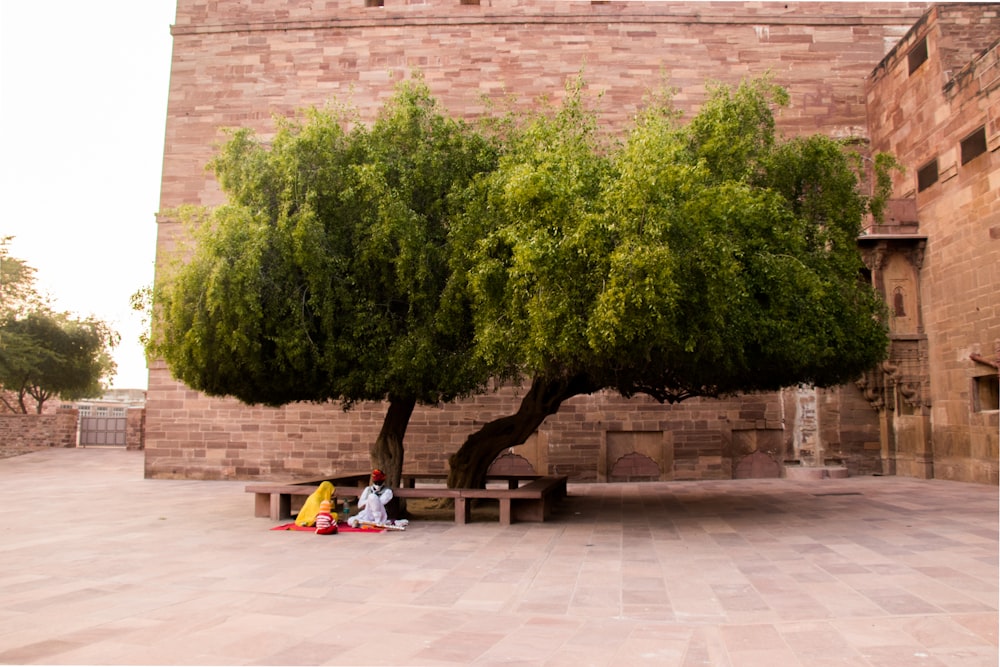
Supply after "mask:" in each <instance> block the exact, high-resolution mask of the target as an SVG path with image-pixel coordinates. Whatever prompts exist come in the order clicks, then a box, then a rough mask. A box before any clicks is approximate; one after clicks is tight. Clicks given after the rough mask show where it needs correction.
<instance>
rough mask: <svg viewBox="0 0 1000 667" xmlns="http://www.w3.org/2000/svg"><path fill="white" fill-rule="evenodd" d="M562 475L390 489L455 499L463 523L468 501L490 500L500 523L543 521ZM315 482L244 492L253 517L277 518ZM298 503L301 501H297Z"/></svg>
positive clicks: (351, 495) (349, 494)
mask: <svg viewBox="0 0 1000 667" xmlns="http://www.w3.org/2000/svg"><path fill="white" fill-rule="evenodd" d="M566 482H567V478H566V477H565V476H555V477H539V478H538V479H533V480H532V481H530V482H528V483H527V484H525V485H523V486H519V487H517V488H516V489H511V488H506V489H449V488H447V487H401V488H398V489H393V490H392V493H393V495H394V496H396V497H399V498H448V499H451V500H453V501H454V502H455V523H457V524H466V523H469V521H470V519H471V510H472V507H471V504H470V502H469V501H470V500H476V499H492V500H497V501H498V502H499V503H500V524H501V525H504V526H509V525H510V524H511V523H512V522H514V521H545V520H546V519H548V518H549V516H550V515H551V510H552V505H553V503H554V502H555V501H558V500H560V499H562V498H564V497H565V496H566ZM317 486H318V484H308V483H307V484H281V483H271V482H260V483H255V484H248V485H247V487H246V491H247V492H248V493H253V494H254V516H257V517H270V518H271V520H272V521H280V520H282V519H287V518H290V517H291V514H292V498H293V497H302V499H303V502H304V501H305V498H306V497H308V496H309V495H310V494H312V493H313V491H315V490H316V488H317ZM359 493H360V489H356V488H346V489H344V488H341V487H337V488H335V490H334V498H335V499H338V500H343V499H350V500H354V501H356V500H357V498H358V494H359ZM300 505H301V503H300Z"/></svg>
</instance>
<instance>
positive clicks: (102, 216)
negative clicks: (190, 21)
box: [0, 0, 176, 389]
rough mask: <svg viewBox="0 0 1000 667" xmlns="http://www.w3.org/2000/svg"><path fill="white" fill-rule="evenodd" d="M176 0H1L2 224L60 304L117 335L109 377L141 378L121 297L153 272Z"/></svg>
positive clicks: (132, 321)
mask: <svg viewBox="0 0 1000 667" xmlns="http://www.w3.org/2000/svg"><path fill="white" fill-rule="evenodd" d="M175 7H176V5H175V0H87V1H82V0H0V170H2V171H0V235H2V236H13V237H14V240H13V242H12V243H11V246H10V254H11V255H13V256H14V257H17V258H19V259H22V260H24V261H25V262H27V263H28V264H29V265H31V266H33V267H35V269H37V274H36V275H37V279H38V288H39V290H40V291H41V292H43V293H47V294H48V295H49V296H50V297H51V298H52V299H53V301H54V303H55V306H56V308H57V309H59V310H66V311H69V312H71V313H73V314H75V315H77V316H79V317H86V316H90V315H93V316H95V317H97V318H99V319H101V320H104V321H105V322H107V323H109V324H110V325H111V326H112V327H113V328H114V329H116V330H117V331H118V332H119V333H120V334H121V337H122V342H121V345H120V346H119V348H118V350H117V353H116V355H115V356H116V361H117V363H118V374H117V376H116V377H115V378H114V380H113V381H112V386H114V387H116V388H123V389H124V388H139V389H145V388H146V386H147V374H146V362H145V357H144V356H143V353H142V347H141V346H140V345H139V342H138V337H139V334H140V332H141V329H142V325H141V319H140V317H139V316H138V315H137V314H135V313H133V312H132V311H131V310H130V308H129V297H130V296H131V295H132V294H133V293H134V292H135V291H136V290H138V289H139V288H140V287H143V286H145V285H149V284H151V283H152V281H153V260H154V257H155V254H156V221H155V213H156V211H157V209H158V207H159V197H160V173H161V167H162V162H163V138H164V128H165V124H166V112H167V89H168V85H169V78H170V54H171V45H172V40H171V37H170V25H171V24H172V23H173V21H174V14H175Z"/></svg>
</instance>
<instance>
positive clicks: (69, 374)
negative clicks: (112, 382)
mask: <svg viewBox="0 0 1000 667" xmlns="http://www.w3.org/2000/svg"><path fill="white" fill-rule="evenodd" d="M11 240H12V237H9V236H8V237H4V238H0V403H3V404H4V405H5V406H6V408H7V409H8V410H10V411H12V412H20V413H28V412H29V409H30V408H31V407H32V406H30V405H29V403H30V400H31V399H33V400H34V406H33V407H34V410H35V412H38V413H41V412H42V408H43V406H44V404H45V402H46V401H47V400H48V399H49V398H51V397H53V396H56V395H58V396H60V397H61V398H63V399H66V400H74V399H78V398H86V397H93V396H99V395H100V394H101V393H103V390H104V385H103V382H104V381H105V380H106V379H109V378H110V377H112V376H113V375H114V372H115V363H114V360H113V359H112V357H111V351H112V350H113V349H114V347H115V346H116V345H117V343H118V334H117V333H116V332H115V331H113V330H112V329H111V328H110V327H108V325H106V324H105V323H104V322H101V321H99V320H96V319H94V318H87V319H83V320H81V319H77V318H73V317H72V316H70V315H69V314H68V313H55V312H53V311H52V310H51V307H50V306H49V303H48V300H47V299H46V298H45V297H43V296H42V295H41V294H39V293H38V291H37V290H36V288H35V268H34V267H32V266H30V265H29V264H28V263H27V262H25V261H24V260H22V259H19V258H16V257H12V256H11V255H10V250H9V245H10V241H11Z"/></svg>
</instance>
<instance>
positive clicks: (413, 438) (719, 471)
mask: <svg viewBox="0 0 1000 667" xmlns="http://www.w3.org/2000/svg"><path fill="white" fill-rule="evenodd" d="M363 5H364V3H363V2H361V0H326V1H324V0H313V1H311V2H308V1H306V0H297V1H296V2H288V1H287V0H259V1H257V2H253V3H246V2H242V1H239V0H212V1H211V2H208V1H204V0H179V2H178V8H177V22H176V26H175V27H174V29H173V35H174V56H173V67H172V74H171V83H170V93H169V109H168V120H167V128H166V149H165V156H164V170H163V184H162V195H161V211H167V210H168V209H170V208H171V207H175V206H178V205H180V204H185V203H188V204H206V205H213V204H217V203H220V202H221V200H222V198H221V194H220V192H219V190H218V188H217V186H216V185H215V183H214V182H213V181H212V180H211V178H210V177H208V176H206V174H205V172H204V170H203V166H204V165H205V163H206V162H207V161H208V160H209V159H210V158H211V156H212V151H213V146H215V145H216V144H217V143H218V141H219V140H220V139H221V134H220V129H219V128H221V127H225V126H247V127H252V128H255V129H257V130H258V131H259V132H261V133H262V134H263V135H265V136H266V135H267V134H268V133H270V132H272V131H273V126H272V123H271V120H270V119H271V116H272V114H279V115H289V114H292V113H294V111H295V110H296V109H298V108H301V107H303V106H307V105H322V104H324V103H326V102H327V101H329V100H331V99H334V98H337V99H340V100H341V101H345V100H347V101H350V102H352V103H353V104H354V105H356V106H357V107H358V109H359V111H360V113H361V114H362V116H363V117H366V118H371V117H372V116H373V115H374V113H375V112H376V110H377V109H378V108H379V107H380V106H381V104H382V103H383V102H384V101H385V100H386V99H387V98H388V97H389V96H390V95H391V94H392V90H393V84H394V82H395V81H398V80H400V79H402V78H404V77H406V76H408V74H409V72H410V70H411V69H412V68H420V69H421V70H422V72H423V74H424V78H425V80H426V81H427V83H428V85H429V87H430V89H431V91H432V92H433V93H434V94H435V95H436V96H437V97H438V98H439V99H440V100H441V102H442V103H443V105H444V106H445V107H446V108H447V109H449V110H450V111H451V112H453V113H456V114H464V115H469V116H471V115H475V114H479V113H481V112H483V110H484V109H485V104H484V102H483V100H482V98H483V96H486V97H489V98H492V99H494V100H496V99H499V98H501V97H502V96H504V95H506V94H508V93H513V94H516V95H517V97H518V99H519V100H521V101H523V102H524V103H530V102H531V101H532V100H534V99H535V98H537V97H538V96H539V95H542V94H548V95H552V96H556V97H558V96H559V95H560V94H561V92H562V90H563V87H564V83H565V80H566V79H567V77H571V76H574V75H576V74H577V73H579V72H581V71H583V74H584V76H585V78H586V80H587V82H588V83H589V85H590V86H591V87H592V88H593V89H594V90H596V91H603V92H604V98H603V101H602V102H601V109H602V121H603V122H605V123H606V124H607V125H608V127H611V128H618V129H620V128H622V127H623V126H624V125H625V124H626V123H627V122H628V120H629V118H630V117H631V116H632V115H633V114H634V112H635V111H636V109H637V108H638V107H639V105H640V104H641V102H642V99H643V96H644V95H645V94H646V93H647V91H648V90H649V89H651V88H654V87H656V86H658V85H659V84H660V83H661V81H662V80H663V79H662V78H661V77H663V76H665V77H666V82H667V83H668V84H669V85H670V86H671V87H673V88H674V89H676V91H677V94H676V98H675V99H676V103H677V105H678V106H679V108H681V109H682V110H684V111H685V112H688V113H690V112H691V111H693V110H694V109H696V108H697V106H698V105H699V104H700V102H701V101H702V100H703V99H704V86H705V83H706V81H708V80H721V81H725V82H728V83H737V82H739V81H740V80H741V79H743V78H745V77H746V76H749V75H761V74H764V73H765V72H771V73H772V75H773V77H774V80H775V82H776V83H778V84H781V85H783V86H785V87H786V88H787V89H788V90H789V93H790V95H791V104H790V106H789V107H788V108H787V109H784V110H782V111H781V114H780V117H779V125H780V127H781V129H782V131H784V132H786V133H790V134H795V133H812V132H822V133H826V134H829V135H833V136H863V135H864V134H865V132H866V129H865V97H864V80H865V77H866V76H867V75H868V74H869V73H870V72H871V70H872V68H873V67H874V66H875V65H876V64H877V63H878V62H879V61H880V60H881V59H882V58H883V56H884V55H885V53H886V51H887V50H888V49H889V48H891V46H892V45H893V44H894V43H895V42H896V40H897V39H899V38H900V37H902V36H903V35H905V34H906V32H907V31H908V30H909V28H910V26H911V25H912V24H913V23H914V21H916V20H917V19H918V18H919V17H920V16H921V14H922V12H923V10H924V9H925V8H926V6H927V5H926V3H781V2H775V3H772V2H763V3H761V2H746V3H686V2H628V3H624V2H615V3H607V4H601V3H598V4H592V3H590V2H558V1H544V0H531V1H528V0H523V1H521V0H484V2H482V3H481V5H479V6H465V5H460V4H459V2H458V0H426V1H416V0H407V1H404V0H386V3H385V7H381V8H365V7H364V6H363ZM159 223H160V224H159V232H158V241H157V250H158V261H160V262H163V261H166V259H167V258H168V257H169V255H170V254H171V253H172V252H173V251H174V250H175V249H176V247H177V242H178V240H179V239H180V238H181V235H182V233H183V232H182V229H181V226H180V224H178V223H177V222H176V221H174V220H172V219H171V218H170V217H169V215H166V214H164V215H161V216H160V217H159ZM845 391H849V392H850V391H855V390H854V389H853V388H852V387H848V388H846V389H845ZM514 395H515V394H514V392H513V391H512V390H508V391H506V392H503V393H500V394H497V395H487V396H481V397H478V398H476V399H474V400H471V401H467V402H464V403H462V404H460V405H454V406H446V407H443V408H433V409H418V410H417V412H416V413H415V414H414V415H413V419H412V421H411V425H410V427H409V430H408V432H407V461H406V465H407V466H411V467H412V466H417V467H418V468H419V469H423V470H435V471H439V470H444V469H445V467H446V465H447V456H448V454H450V453H451V452H452V451H454V450H455V449H456V448H457V447H458V446H459V445H460V443H461V441H462V439H463V437H464V436H465V435H466V434H467V433H468V432H469V431H470V430H472V429H473V428H475V427H476V426H478V425H480V424H482V423H484V422H485V421H486V420H488V419H490V418H492V417H495V416H499V415H501V414H507V413H509V412H510V410H511V407H512V406H513V405H514ZM146 405H147V421H146V474H147V475H148V476H163V477H171V476H176V477H200V478H213V477H218V478H228V477H241V478H250V477H285V476H292V475H301V476H314V475H315V474H317V473H318V472H325V471H329V470H332V469H335V468H343V467H349V466H354V465H362V466H363V465H366V464H367V447H368V445H369V443H370V442H371V441H372V440H373V439H374V437H375V435H376V434H377V432H378V426H379V424H380V421H381V417H382V410H381V409H380V407H379V406H377V405H362V406H359V407H358V409H357V410H355V411H353V412H351V413H348V414H344V413H342V412H341V411H339V410H338V409H337V408H336V407H334V406H312V405H295V406H289V407H287V408H284V409H280V410H274V409H267V408H251V407H245V406H241V405H240V404H239V403H237V402H235V401H226V400H218V399H210V398H207V397H205V396H202V395H200V394H198V393H197V392H194V391H190V390H188V389H187V388H185V387H183V386H182V385H180V384H178V383H176V382H174V381H173V380H172V379H171V378H170V375H169V372H168V371H167V370H166V369H165V368H164V367H163V365H162V364H153V366H152V367H151V370H150V384H149V392H148V394H147V404H146ZM783 405H784V401H783V399H782V397H781V396H780V395H771V396H763V397H757V396H755V397H750V398H747V399H746V400H727V401H691V402H686V403H683V404H681V405H679V406H660V405H657V404H655V403H653V402H651V401H647V400H645V399H642V398H636V399H632V400H631V401H625V400H624V399H620V398H616V397H612V396H609V395H605V394H601V395H597V396H589V397H577V398H574V399H573V400H571V401H569V402H568V403H567V404H566V405H565V406H564V407H563V409H562V410H561V411H560V412H559V414H557V415H554V416H553V417H550V418H549V419H548V420H546V422H545V424H543V427H542V429H540V430H539V434H538V436H537V437H536V438H535V440H534V443H533V444H531V445H530V446H531V447H534V448H535V449H534V450H533V451H534V452H535V453H534V454H532V457H533V458H534V460H535V461H536V462H539V464H540V465H543V466H544V467H546V468H547V469H548V470H550V471H555V472H559V473H565V474H569V475H571V476H573V477H574V479H581V480H595V481H601V480H604V479H606V478H607V474H608V467H609V461H608V460H607V458H608V437H609V436H608V434H609V433H611V434H630V433H638V434H649V433H653V432H656V431H660V432H662V437H661V438H660V440H659V441H658V442H659V445H658V446H660V447H662V451H660V452H659V458H658V460H659V461H660V464H661V465H663V467H664V470H662V471H661V474H662V477H663V478H665V479H697V478H727V477H730V476H732V471H733V469H734V467H735V465H737V464H738V462H739V460H741V459H742V458H743V457H745V456H746V455H748V454H750V453H751V452H754V451H767V452H768V456H771V457H772V458H774V459H775V460H779V461H780V460H783V459H784V458H785V457H787V456H789V455H790V450H789V436H788V433H787V430H786V427H785V424H786V422H785V418H786V416H787V415H784V413H783V409H784V408H783ZM862 413H863V411H858V414H859V415H860V414H862ZM841 415H843V411H841ZM872 423H874V417H873V415H871V414H867V413H866V414H865V415H864V419H863V420H862V426H859V427H858V429H859V432H862V433H864V434H868V433H870V428H871V424H872ZM852 428H853V427H852ZM642 437H643V438H646V436H642ZM866 437H867V435H865V436H861V438H860V440H859V441H858V442H861V441H864V442H867V440H865V438H866ZM646 440H648V438H646ZM646 440H644V442H645V441H646ZM851 442H852V443H855V441H854V440H852V441H851ZM647 444H648V443H647ZM648 446H652V445H648ZM841 446H844V444H843V440H842V441H841ZM850 446H851V447H853V448H854V449H852V450H851V451H853V452H856V453H857V456H859V457H861V453H862V452H863V451H864V445H863V444H861V445H857V444H851V445H850ZM525 447H526V448H527V447H529V445H526V446H525ZM859 447H860V448H859ZM519 449H520V448H519ZM613 463H614V462H613V461H612V462H611V464H613ZM865 465H868V464H862V463H857V464H856V467H857V469H863V468H864V467H865Z"/></svg>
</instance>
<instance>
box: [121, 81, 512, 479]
mask: <svg viewBox="0 0 1000 667" xmlns="http://www.w3.org/2000/svg"><path fill="white" fill-rule="evenodd" d="M496 159H497V148H496V147H495V146H494V145H493V144H491V143H490V142H489V141H487V140H486V139H484V138H483V137H482V136H481V135H480V134H479V133H478V132H476V131H474V130H473V128H471V127H470V126H468V125H466V124H464V123H462V122H459V121H456V120H453V119H451V118H449V117H447V116H446V115H445V114H444V113H443V111H442V110H441V109H440V108H439V106H438V104H437V102H436V101H435V100H434V99H433V98H432V97H431V96H430V94H429V92H428V89H427V87H426V85H425V84H424V83H423V82H422V81H421V80H419V79H416V80H413V81H410V82H406V83H403V84H401V85H400V86H399V87H398V89H397V91H396V94H395V95H394V97H393V98H392V99H391V100H390V101H389V102H388V103H387V104H386V105H385V107H384V108H383V109H382V111H381V113H380V114H379V116H378V118H377V119H376V120H375V122H374V123H373V124H372V125H371V126H366V125H365V124H363V123H360V122H358V119H357V118H355V117H353V116H352V115H350V114H348V113H346V112H345V111H344V110H310V111H307V112H305V115H304V119H302V120H301V121H291V120H281V121H279V124H278V129H277V133H276V134H275V136H274V137H273V139H272V140H271V141H269V142H268V143H266V144H265V143H264V142H262V141H260V140H258V139H257V138H256V137H255V135H254V134H253V133H252V132H250V131H248V130H245V129H244V130H237V131H236V132H234V133H233V134H232V136H231V137H230V139H229V140H228V141H227V143H226V144H225V145H224V146H223V148H222V150H221V152H220V153H219V155H218V156H217V157H216V158H215V160H214V161H213V162H212V165H211V166H212V168H213V169H214V171H215V174H216V176H217V178H218V180H219V183H220V184H221V186H222V189H223V190H224V191H225V193H226V194H227V198H228V201H227V203H226V204H225V205H223V206H220V207H218V208H216V209H214V210H212V211H191V210H188V211H180V212H179V214H180V215H182V216H186V217H187V218H188V219H198V218H200V220H201V222H200V223H199V224H198V225H197V229H196V230H195V231H194V232H193V235H194V248H193V251H192V252H191V254H190V256H184V257H181V258H180V260H179V262H178V264H177V265H176V266H175V267H174V268H173V269H170V270H167V271H165V272H164V274H163V276H162V277H161V278H160V279H159V280H158V282H157V284H156V286H155V288H154V292H153V316H154V324H153V328H152V330H153V335H152V339H151V341H150V345H149V348H148V349H149V352H150V353H151V354H152V355H154V356H157V357H159V358H162V359H164V360H165V361H166V363H167V365H168V367H169V368H170V370H171V373H172V374H173V375H174V377H176V378H177V379H179V380H181V381H183V382H184V383H185V384H187V385H188V386H190V387H192V388H194V389H197V390H200V391H203V392H205V393H206V394H209V395H217V396H232V397H235V398H237V399H239V400H240V401H243V402H245V403H248V404H265V405H274V406H277V405H284V404H287V403H290V402H293V401H315V402H324V401H328V400H338V401H342V402H343V405H344V407H345V408H348V409H349V408H350V407H352V406H353V405H354V404H355V403H357V402H359V401H369V400H370V401H385V402H386V403H387V406H388V407H387V412H386V415H385V419H384V422H383V426H382V430H381V433H380V434H379V436H378V438H377V439H376V442H375V443H373V445H372V448H371V458H372V462H373V463H374V464H375V465H377V466H379V467H381V468H382V469H383V470H385V472H386V474H387V477H388V481H389V483H390V484H398V483H399V481H400V475H401V472H402V463H403V437H404V435H405V431H406V427H407V425H408V423H409V418H410V415H411V414H412V411H413V409H414V406H415V405H416V404H418V403H420V404H436V403H439V402H443V401H450V400H452V399H454V398H456V397H459V396H465V395H469V394H470V393H473V392H477V391H480V390H482V389H483V388H484V387H485V386H486V383H487V382H488V380H489V378H490V376H491V375H493V374H495V373H493V372H492V369H490V368H488V367H487V366H486V365H485V364H482V363H480V362H479V361H478V360H477V358H476V357H474V356H473V355H472V354H471V353H470V346H471V344H472V323H471V317H470V313H469V310H468V300H467V299H466V298H465V296H464V294H463V293H462V292H461V291H457V290H456V289H455V288H454V287H453V283H454V282H455V281H454V278H453V276H452V275H451V272H450V266H451V263H452V258H451V257H450V253H451V245H450V243H449V221H450V218H451V217H452V216H453V203H452V201H453V195H454V193H456V192H458V191H461V190H462V189H463V188H465V187H466V186H467V185H468V183H469V182H470V181H471V180H472V179H473V178H475V177H476V175H477V174H481V173H483V172H485V171H488V170H490V169H492V168H493V166H494V165H495V162H496ZM140 301H141V299H140Z"/></svg>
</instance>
